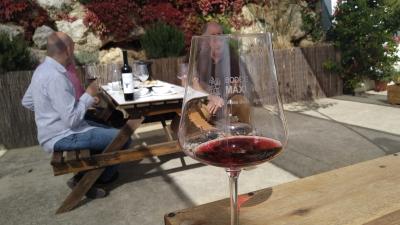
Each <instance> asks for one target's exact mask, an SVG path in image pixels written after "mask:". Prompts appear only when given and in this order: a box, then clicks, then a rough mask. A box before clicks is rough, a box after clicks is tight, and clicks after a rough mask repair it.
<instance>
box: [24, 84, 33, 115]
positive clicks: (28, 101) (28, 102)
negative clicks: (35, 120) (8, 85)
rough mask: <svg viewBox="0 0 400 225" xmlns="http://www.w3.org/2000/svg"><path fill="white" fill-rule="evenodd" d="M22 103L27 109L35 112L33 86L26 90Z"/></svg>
mask: <svg viewBox="0 0 400 225" xmlns="http://www.w3.org/2000/svg"><path fill="white" fill-rule="evenodd" d="M21 103H22V105H23V106H24V107H25V108H27V109H29V110H31V111H34V107H33V97H32V90H31V85H29V87H28V89H27V90H26V92H25V94H24V97H23V98H22V101H21Z"/></svg>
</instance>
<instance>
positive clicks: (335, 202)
mask: <svg viewBox="0 0 400 225" xmlns="http://www.w3.org/2000/svg"><path fill="white" fill-rule="evenodd" d="M399 171H400V155H398V154H394V155H388V156H384V157H381V158H378V159H374V160H370V161H367V162H362V163H358V164H355V165H351V166H347V167H344V168H340V169H336V170H332V171H329V172H326V173H322V174H319V175H314V176H311V177H306V178H303V179H300V180H297V181H293V182H290V183H286V184H282V185H278V186H275V187H272V188H266V189H263V190H259V191H255V192H251V193H247V194H243V195H241V196H239V202H240V203H241V206H240V224H243V225H266V224H268V225H399V224H400V189H399V186H400V173H399ZM229 212H230V210H229V199H224V200H220V201H216V202H211V203H207V204H204V205H200V206H197V207H194V208H189V209H184V210H179V211H176V212H171V213H167V214H166V215H165V217H164V219H165V224H166V225H180V224H193V225H194V224H199V225H200V224H207V225H224V224H230V223H229V221H230V220H229V219H230V217H229Z"/></svg>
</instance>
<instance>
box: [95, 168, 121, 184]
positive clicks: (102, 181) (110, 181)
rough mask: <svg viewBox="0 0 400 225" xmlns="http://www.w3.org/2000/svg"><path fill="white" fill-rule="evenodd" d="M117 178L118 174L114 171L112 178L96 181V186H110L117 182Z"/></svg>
mask: <svg viewBox="0 0 400 225" xmlns="http://www.w3.org/2000/svg"><path fill="white" fill-rule="evenodd" d="M118 177H119V172H118V171H116V172H115V173H114V174H113V175H112V177H111V178H110V179H108V180H105V181H104V180H101V179H97V181H96V184H101V185H105V184H111V183H112V182H114V181H115V180H117V179H118Z"/></svg>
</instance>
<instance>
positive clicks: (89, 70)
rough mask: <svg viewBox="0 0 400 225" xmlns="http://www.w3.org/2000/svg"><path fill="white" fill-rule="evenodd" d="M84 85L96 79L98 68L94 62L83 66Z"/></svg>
mask: <svg viewBox="0 0 400 225" xmlns="http://www.w3.org/2000/svg"><path fill="white" fill-rule="evenodd" d="M85 74H86V76H85V78H86V86H89V85H90V84H91V83H92V82H94V81H96V80H97V75H98V70H97V66H96V64H88V65H86V66H85Z"/></svg>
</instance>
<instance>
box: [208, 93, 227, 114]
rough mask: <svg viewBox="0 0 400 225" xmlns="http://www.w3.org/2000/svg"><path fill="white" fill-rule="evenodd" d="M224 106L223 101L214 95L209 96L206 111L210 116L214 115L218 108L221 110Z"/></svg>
mask: <svg viewBox="0 0 400 225" xmlns="http://www.w3.org/2000/svg"><path fill="white" fill-rule="evenodd" d="M223 105H224V100H222V98H220V97H219V96H215V95H209V96H208V104H207V110H208V112H209V113H210V114H212V115H213V114H215V113H216V112H217V111H218V109H219V108H221V107H222V106H223Z"/></svg>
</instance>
